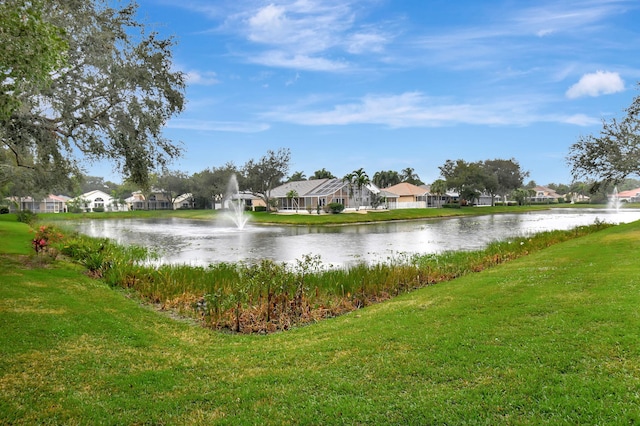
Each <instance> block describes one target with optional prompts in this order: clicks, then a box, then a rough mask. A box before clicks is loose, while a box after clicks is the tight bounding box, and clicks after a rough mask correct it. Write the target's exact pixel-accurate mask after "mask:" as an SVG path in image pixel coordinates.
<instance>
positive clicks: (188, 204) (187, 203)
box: [124, 189, 195, 210]
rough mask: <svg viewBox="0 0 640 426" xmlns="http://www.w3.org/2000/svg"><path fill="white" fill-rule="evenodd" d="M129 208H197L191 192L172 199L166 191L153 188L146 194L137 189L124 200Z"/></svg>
mask: <svg viewBox="0 0 640 426" xmlns="http://www.w3.org/2000/svg"><path fill="white" fill-rule="evenodd" d="M124 201H125V204H126V205H127V208H128V209H129V210H178V209H192V208H195V200H194V198H193V194H191V193H190V192H188V193H185V194H182V195H179V196H177V197H176V198H175V199H174V200H172V199H171V195H169V194H168V193H167V192H166V191H163V190H159V189H152V190H151V192H149V193H148V194H147V195H146V196H145V194H143V193H142V191H135V192H134V193H132V194H131V197H129V198H127V199H125V200H124Z"/></svg>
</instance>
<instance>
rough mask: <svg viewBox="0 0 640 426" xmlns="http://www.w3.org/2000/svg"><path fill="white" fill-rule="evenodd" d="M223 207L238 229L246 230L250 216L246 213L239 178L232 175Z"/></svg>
mask: <svg viewBox="0 0 640 426" xmlns="http://www.w3.org/2000/svg"><path fill="white" fill-rule="evenodd" d="M223 206H224V207H225V208H226V209H227V212H226V217H227V218H229V219H230V220H231V221H232V222H233V223H234V224H235V225H236V227H237V228H238V229H244V226H245V225H246V223H247V221H248V220H249V216H248V215H247V214H246V213H245V211H244V200H243V199H242V197H240V190H239V188H238V178H237V177H236V175H235V174H234V175H231V178H230V179H229V183H228V185H227V192H226V194H225V197H224V201H223Z"/></svg>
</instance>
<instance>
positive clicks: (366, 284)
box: [57, 222, 610, 333]
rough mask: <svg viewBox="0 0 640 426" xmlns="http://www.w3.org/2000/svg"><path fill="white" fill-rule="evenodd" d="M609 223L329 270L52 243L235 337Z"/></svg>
mask: <svg viewBox="0 0 640 426" xmlns="http://www.w3.org/2000/svg"><path fill="white" fill-rule="evenodd" d="M608 226H610V225H609V224H606V223H603V222H596V223H594V224H593V225H590V226H581V227H577V228H574V229H571V230H568V231H549V232H542V233H539V234H536V235H531V236H522V237H519V238H513V239H510V240H507V241H496V242H494V243H491V244H489V245H488V246H487V247H486V248H485V249H482V250H477V251H458V252H453V251H452V252H443V253H439V254H429V255H408V254H403V253H400V254H397V255H396V256H394V257H392V258H390V259H388V260H387V261H386V262H380V263H377V264H372V265H367V264H364V263H361V264H355V265H351V266H349V267H346V268H338V269H336V268H326V267H324V266H323V265H322V262H321V259H320V257H319V256H312V255H305V256H303V257H302V258H301V259H299V260H297V261H296V262H295V264H293V265H286V264H283V263H276V262H273V261H271V260H268V259H264V260H262V261H260V262H258V263H255V264H249V263H243V262H241V263H219V264H211V265H209V266H207V267H202V266H190V265H159V266H154V265H153V263H152V262H151V261H152V260H153V259H154V254H153V253H150V252H148V251H147V250H145V249H143V248H140V247H131V246H128V247H124V246H119V245H117V244H114V243H113V242H111V241H109V240H104V239H93V238H89V237H86V236H82V235H79V234H77V233H76V234H70V235H69V236H68V237H63V238H60V241H58V242H57V244H58V245H59V250H60V252H61V253H62V254H64V255H66V256H68V257H70V258H73V259H75V260H76V261H77V262H78V263H80V264H82V265H83V266H84V267H86V268H87V271H88V273H89V274H90V275H92V276H94V277H98V278H103V279H105V280H106V282H108V283H109V284H110V285H112V286H120V287H123V288H126V289H131V290H133V291H135V292H136V293H137V294H138V295H139V296H140V297H141V298H143V299H144V300H146V301H147V302H150V303H153V304H157V305H158V306H159V307H160V308H162V309H168V310H173V311H176V312H178V313H179V314H181V315H184V316H189V317H192V318H196V319H198V320H199V321H201V323H202V324H203V325H205V326H207V327H211V328H214V329H226V330H230V331H234V332H239V333H269V332H274V331H278V330H286V329H289V328H291V327H292V326H296V325H303V324H306V323H310V322H314V321H318V320H321V319H323V318H329V317H333V316H337V315H341V314H343V313H345V312H350V311H353V310H356V309H360V308H362V307H364V306H367V305H370V304H372V303H377V302H380V301H383V300H387V299H389V298H391V297H394V296H397V295H400V294H403V293H406V292H409V291H412V290H414V289H418V288H421V287H424V286H427V285H432V284H436V283H439V282H443V281H448V280H451V279H454V278H457V277H461V276H463V275H467V274H470V273H474V272H480V271H482V270H484V269H487V268H490V267H492V266H494V265H498V264H500V263H503V262H507V261H509V260H512V259H516V258H518V257H521V256H525V255H527V254H529V253H532V252H535V251H538V250H541V249H543V248H545V247H549V246H551V245H553V244H557V243H560V242H563V241H566V240H569V239H572V238H577V237H580V236H583V235H587V234H590V233H593V232H596V231H599V230H601V229H603V228H606V227H608Z"/></svg>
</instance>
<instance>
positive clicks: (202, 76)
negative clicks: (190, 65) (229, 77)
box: [185, 71, 220, 86]
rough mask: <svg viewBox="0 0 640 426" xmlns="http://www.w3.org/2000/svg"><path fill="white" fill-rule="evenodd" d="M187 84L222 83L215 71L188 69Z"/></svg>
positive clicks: (208, 84) (205, 84) (209, 84)
mask: <svg viewBox="0 0 640 426" xmlns="http://www.w3.org/2000/svg"><path fill="white" fill-rule="evenodd" d="M185 75H186V77H187V84H199V85H204V86H211V85H213V84H218V83H220V80H218V77H217V75H216V73H215V72H212V71H208V72H199V71H188V72H187V73H186V74H185Z"/></svg>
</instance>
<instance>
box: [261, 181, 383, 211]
mask: <svg viewBox="0 0 640 426" xmlns="http://www.w3.org/2000/svg"><path fill="white" fill-rule="evenodd" d="M380 192H381V191H380V189H379V188H378V187H377V186H375V185H374V184H372V183H370V184H368V185H365V186H363V187H362V188H361V189H358V188H356V187H353V186H351V185H350V184H349V183H348V182H346V181H344V180H342V179H337V178H333V179H310V180H301V181H295V182H287V183H285V184H283V185H280V186H278V187H276V188H274V189H272V190H271V198H272V199H274V200H277V207H278V210H284V211H291V210H293V211H299V210H309V211H313V210H317V209H318V208H321V209H322V208H324V207H325V206H328V205H329V204H331V203H339V204H342V205H343V206H345V207H346V208H351V209H356V210H358V209H360V207H370V206H371V201H372V196H373V195H379V194H380ZM390 195H393V194H390ZM374 204H375V203H374Z"/></svg>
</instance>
